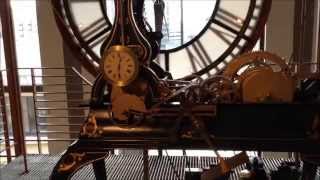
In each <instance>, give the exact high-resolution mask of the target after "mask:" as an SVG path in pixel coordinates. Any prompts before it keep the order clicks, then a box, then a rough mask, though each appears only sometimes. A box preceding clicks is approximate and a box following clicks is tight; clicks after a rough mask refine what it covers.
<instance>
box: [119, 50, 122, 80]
mask: <svg viewBox="0 0 320 180" xmlns="http://www.w3.org/2000/svg"><path fill="white" fill-rule="evenodd" d="M118 56H119V64H118V72H119V74H118V75H119V79H121V61H122V59H121V56H120V54H118Z"/></svg>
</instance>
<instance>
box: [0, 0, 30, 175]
mask: <svg viewBox="0 0 320 180" xmlns="http://www.w3.org/2000/svg"><path fill="white" fill-rule="evenodd" d="M0 18H1V24H2V32H3V45H4V52H5V53H4V54H5V61H6V67H7V79H8V92H9V99H10V110H11V118H12V127H13V136H14V142H15V144H14V146H15V153H16V156H19V155H23V157H24V165H25V172H27V171H28V168H27V160H26V146H25V141H24V140H25V139H24V131H23V121H22V120H23V119H22V108H21V92H20V86H19V76H18V71H17V68H18V66H17V55H16V46H15V37H14V26H13V20H12V12H11V5H10V0H1V5H0Z"/></svg>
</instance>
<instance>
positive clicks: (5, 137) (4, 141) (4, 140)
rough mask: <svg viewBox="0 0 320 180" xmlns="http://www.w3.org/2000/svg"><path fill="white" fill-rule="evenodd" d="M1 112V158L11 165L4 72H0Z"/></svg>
mask: <svg viewBox="0 0 320 180" xmlns="http://www.w3.org/2000/svg"><path fill="white" fill-rule="evenodd" d="M0 110H1V112H0V119H1V120H0V158H4V157H5V158H6V162H7V163H9V162H11V160H12V154H11V144H10V138H9V126H8V119H7V111H6V101H5V93H4V86H3V82H2V72H0ZM0 165H1V162H0Z"/></svg>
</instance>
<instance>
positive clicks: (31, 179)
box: [0, 155, 319, 180]
mask: <svg viewBox="0 0 320 180" xmlns="http://www.w3.org/2000/svg"><path fill="white" fill-rule="evenodd" d="M58 159H59V156H49V155H30V156H28V166H29V173H28V174H21V173H22V172H23V161H22V158H17V159H15V160H14V161H13V162H12V163H10V164H8V165H6V166H5V167H3V168H1V169H0V180H16V179H18V180H45V179H48V177H49V175H50V173H51V170H52V168H53V166H54V165H55V163H56V162H57V161H58ZM187 160H188V161H189V162H190V166H191V167H192V168H194V167H205V166H208V165H209V164H213V163H215V161H216V159H214V158H212V157H183V156H173V157H170V159H169V158H168V157H166V156H164V157H158V156H150V159H149V164H150V176H151V177H150V179H152V180H153V179H156V180H173V179H184V178H183V174H184V168H185V164H186V161H187ZM283 160H284V159H264V160H263V161H264V163H265V167H266V169H267V171H270V170H274V169H275V168H276V167H277V166H278V165H279V164H280V162H281V161H283ZM171 163H172V164H173V165H174V168H175V171H176V172H177V173H176V174H175V173H174V170H173V166H172V164H171ZM106 164H107V165H109V166H107V172H108V180H109V179H114V180H136V179H142V176H143V172H142V156H140V155H126V156H124V155H113V156H109V157H108V158H106ZM242 168H243V166H241V167H238V168H237V169H235V172H234V173H233V174H232V177H231V179H239V177H238V172H239V170H241V169H242ZM318 173H319V172H318ZM178 177H179V178H178ZM72 179H73V180H82V179H83V180H91V179H92V180H93V179H95V178H94V176H93V169H92V167H91V166H87V167H84V168H83V169H81V170H80V171H79V172H77V173H76V174H75V175H74V176H73V177H72ZM318 180H319V179H318Z"/></svg>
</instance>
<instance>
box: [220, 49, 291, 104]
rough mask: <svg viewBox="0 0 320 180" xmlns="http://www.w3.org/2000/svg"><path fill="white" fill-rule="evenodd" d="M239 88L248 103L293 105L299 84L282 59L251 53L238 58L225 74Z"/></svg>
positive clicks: (261, 53) (270, 54)
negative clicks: (296, 83)
mask: <svg viewBox="0 0 320 180" xmlns="http://www.w3.org/2000/svg"><path fill="white" fill-rule="evenodd" d="M223 75H224V76H227V77H229V78H230V79H232V81H233V82H234V83H235V84H236V85H237V88H238V90H239V91H240V92H241V95H242V101H243V102H245V103H259V102H279V103H280V102H291V101H292V100H293V96H294V91H295V81H294V78H293V76H292V73H291V71H290V68H289V66H288V65H287V64H286V62H285V60H284V59H282V58H281V57H279V56H277V55H275V54H272V53H269V52H261V51H259V52H250V53H246V54H243V55H240V56H238V57H237V58H235V59H234V60H233V61H232V62H231V63H230V64H229V65H228V66H227V68H226V69H225V71H224V72H223Z"/></svg>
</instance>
